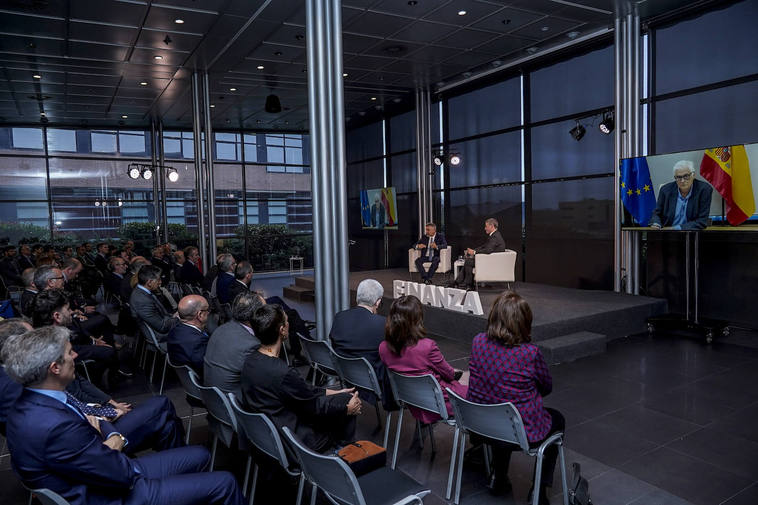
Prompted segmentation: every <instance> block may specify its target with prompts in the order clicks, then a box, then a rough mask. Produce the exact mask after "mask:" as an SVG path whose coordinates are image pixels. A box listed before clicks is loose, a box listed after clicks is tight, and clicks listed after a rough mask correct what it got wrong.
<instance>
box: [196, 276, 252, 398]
mask: <svg viewBox="0 0 758 505" xmlns="http://www.w3.org/2000/svg"><path fill="white" fill-rule="evenodd" d="M265 304H266V301H265V300H264V299H263V298H262V297H261V295H259V294H258V293H254V292H252V291H247V290H246V291H245V292H244V293H242V294H241V296H238V297H236V298H235V299H234V304H233V305H232V320H231V321H229V322H228V323H226V324H222V325H221V326H219V327H218V328H216V331H214V332H213V334H212V335H211V338H210V340H208V346H207V347H206V349H205V357H204V358H203V363H204V366H203V370H204V371H205V372H204V375H203V381H204V382H205V385H206V386H216V387H217V388H219V389H220V390H221V391H223V392H225V393H234V394H235V395H237V397H238V398H242V389H241V387H240V381H241V374H242V366H243V365H244V364H245V358H247V357H248V356H249V355H250V354H251V353H252V352H254V351H255V350H256V349H258V346H260V345H261V341H260V340H258V337H256V336H255V332H254V331H253V328H252V321H253V315H254V314H255V311H256V310H258V308H260V307H262V306H263V305H265Z"/></svg>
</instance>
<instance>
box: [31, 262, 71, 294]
mask: <svg viewBox="0 0 758 505" xmlns="http://www.w3.org/2000/svg"><path fill="white" fill-rule="evenodd" d="M64 280H65V277H63V272H61V270H60V268H58V267H54V266H52V265H42V266H41V267H39V268H38V269H37V270H36V271H35V272H34V287H35V288H37V291H45V290H46V289H63V284H64Z"/></svg>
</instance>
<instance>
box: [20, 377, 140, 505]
mask: <svg viewBox="0 0 758 505" xmlns="http://www.w3.org/2000/svg"><path fill="white" fill-rule="evenodd" d="M104 425H106V426H104ZM100 426H101V429H102V431H103V432H107V431H108V430H110V429H111V427H110V426H107V423H101V424H100ZM7 429H8V447H9V448H10V452H11V463H12V465H13V469H14V470H15V471H16V473H17V474H18V475H19V476H20V477H21V480H23V481H24V483H25V484H26V485H27V486H29V487H31V488H47V489H50V490H52V491H55V492H56V493H58V494H59V495H61V496H63V497H64V498H65V499H66V500H68V502H69V503H70V504H71V505H116V504H121V503H123V501H124V498H125V497H126V496H127V495H128V493H129V492H130V489H131V488H132V486H133V485H134V483H135V481H136V480H137V479H138V478H139V476H138V474H137V472H136V471H135V467H134V464H133V463H132V461H131V460H130V459H129V458H128V457H127V456H125V455H124V454H122V453H120V452H118V451H113V450H111V449H109V448H108V447H106V446H104V445H103V437H102V435H100V433H98V432H97V430H95V429H94V428H93V427H92V426H90V424H89V423H88V422H87V421H86V420H84V419H82V418H81V417H79V416H78V415H77V414H76V413H75V412H74V411H73V410H71V409H70V408H69V407H67V406H66V405H64V404H63V403H61V402H59V401H58V400H55V399H53V398H50V397H48V396H45V395H41V394H39V393H36V392H34V391H30V390H28V389H25V390H24V392H23V393H22V394H21V397H20V398H19V399H18V400H17V401H16V403H15V404H14V406H13V407H12V408H11V410H10V413H9V414H8V426H7ZM114 431H115V430H114Z"/></svg>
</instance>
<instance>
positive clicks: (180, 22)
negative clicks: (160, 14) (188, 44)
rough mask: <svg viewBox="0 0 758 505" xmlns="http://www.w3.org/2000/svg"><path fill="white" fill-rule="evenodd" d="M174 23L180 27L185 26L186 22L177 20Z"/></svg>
mask: <svg viewBox="0 0 758 505" xmlns="http://www.w3.org/2000/svg"><path fill="white" fill-rule="evenodd" d="M174 23H176V24H178V25H183V24H184V20H183V19H175V20H174Z"/></svg>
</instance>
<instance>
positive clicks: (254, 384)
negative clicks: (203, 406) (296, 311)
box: [242, 305, 361, 452]
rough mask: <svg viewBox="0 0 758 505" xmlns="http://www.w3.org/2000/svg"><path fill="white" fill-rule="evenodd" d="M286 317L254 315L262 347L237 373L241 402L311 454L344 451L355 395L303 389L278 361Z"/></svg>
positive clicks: (270, 309)
mask: <svg viewBox="0 0 758 505" xmlns="http://www.w3.org/2000/svg"><path fill="white" fill-rule="evenodd" d="M288 326H289V324H288V321H287V314H285V313H284V310H283V309H282V308H281V307H279V306H277V305H264V306H262V307H260V308H259V309H258V310H256V311H255V316H254V318H253V331H255V336H256V337H258V339H259V340H260V342H261V345H260V347H258V350H257V351H255V352H253V353H252V354H250V356H248V358H247V359H246V360H245V365H244V367H243V369H242V400H243V403H244V405H246V406H247V408H249V409H251V410H252V411H253V412H261V413H263V414H266V415H267V416H269V418H270V419H271V420H272V421H273V422H274V424H275V425H276V426H277V427H279V428H281V427H283V426H287V427H288V428H289V429H290V430H292V432H293V433H295V434H296V435H297V437H298V438H299V439H300V440H301V441H302V442H303V443H304V444H305V445H306V446H308V447H310V448H311V449H313V450H314V451H319V452H322V451H327V450H329V449H332V448H334V446H335V445H345V444H346V443H350V442H352V441H353V438H354V436H355V416H356V415H358V414H360V413H361V400H360V398H358V392H357V391H354V389H342V390H339V391H337V390H329V389H323V388H319V387H315V386H311V385H310V384H308V383H307V382H306V381H305V380H304V379H303V377H302V376H301V375H300V374H299V373H298V371H297V370H296V369H295V368H290V367H288V366H287V364H286V363H285V362H284V361H282V360H281V359H279V352H280V351H281V348H282V342H283V341H284V340H285V339H286V338H287V336H288V335H289V328H288Z"/></svg>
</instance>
